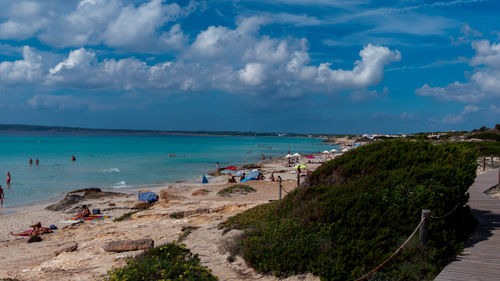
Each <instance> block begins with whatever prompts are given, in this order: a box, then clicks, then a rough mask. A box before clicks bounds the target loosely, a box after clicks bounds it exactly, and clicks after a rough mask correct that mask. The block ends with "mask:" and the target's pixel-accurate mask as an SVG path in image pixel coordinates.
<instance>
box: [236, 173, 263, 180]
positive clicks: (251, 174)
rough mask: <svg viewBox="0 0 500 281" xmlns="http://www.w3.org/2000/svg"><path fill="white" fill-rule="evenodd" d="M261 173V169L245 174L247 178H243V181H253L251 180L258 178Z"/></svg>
mask: <svg viewBox="0 0 500 281" xmlns="http://www.w3.org/2000/svg"><path fill="white" fill-rule="evenodd" d="M259 175H260V172H259V171H251V172H249V173H247V174H246V175H245V179H244V180H242V181H241V182H246V181H251V180H257V177H258V176H259Z"/></svg>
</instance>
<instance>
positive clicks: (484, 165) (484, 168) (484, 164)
mask: <svg viewBox="0 0 500 281" xmlns="http://www.w3.org/2000/svg"><path fill="white" fill-rule="evenodd" d="M483 171H486V156H483Z"/></svg>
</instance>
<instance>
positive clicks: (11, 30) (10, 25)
mask: <svg viewBox="0 0 500 281" xmlns="http://www.w3.org/2000/svg"><path fill="white" fill-rule="evenodd" d="M6 12H7V13H8V14H9V16H10V17H9V18H8V20H6V21H5V22H2V23H0V39H15V40H24V39H27V38H30V37H31V36H33V35H34V34H35V32H36V31H37V30H39V29H40V28H41V27H43V26H44V25H45V24H46V23H47V20H46V18H45V16H44V13H43V10H42V4H40V3H37V2H33V1H20V2H15V3H13V4H12V5H11V6H10V7H9V8H8V9H7V11H6Z"/></svg>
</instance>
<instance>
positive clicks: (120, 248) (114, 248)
mask: <svg viewBox="0 0 500 281" xmlns="http://www.w3.org/2000/svg"><path fill="white" fill-rule="evenodd" d="M153 247H154V240H153V239H151V238H143V239H137V240H115V241H111V242H108V243H106V245H104V247H103V249H104V251H106V252H127V251H137V250H147V249H151V248H153Z"/></svg>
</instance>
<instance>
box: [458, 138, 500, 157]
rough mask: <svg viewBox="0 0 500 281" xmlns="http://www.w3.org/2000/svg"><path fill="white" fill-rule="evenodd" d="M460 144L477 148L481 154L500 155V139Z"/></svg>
mask: <svg viewBox="0 0 500 281" xmlns="http://www.w3.org/2000/svg"><path fill="white" fill-rule="evenodd" d="M460 144H461V145H463V146H467V147H469V148H471V149H475V150H477V152H478V155H479V156H500V141H482V142H463V143H460Z"/></svg>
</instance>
